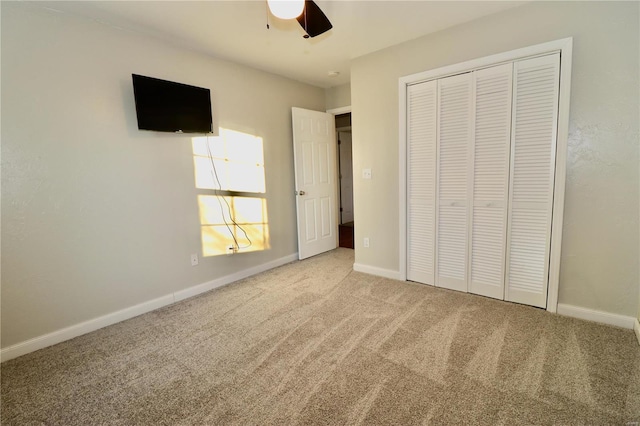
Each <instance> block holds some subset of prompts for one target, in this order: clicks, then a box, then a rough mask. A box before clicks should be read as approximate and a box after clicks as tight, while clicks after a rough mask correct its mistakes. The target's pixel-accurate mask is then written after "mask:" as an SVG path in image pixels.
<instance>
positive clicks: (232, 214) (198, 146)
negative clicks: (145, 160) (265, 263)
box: [192, 128, 269, 256]
mask: <svg viewBox="0 0 640 426" xmlns="http://www.w3.org/2000/svg"><path fill="white" fill-rule="evenodd" d="M192 144H193V159H194V160H193V161H194V170H195V185H196V188H198V189H200V190H202V193H201V194H199V195H198V209H199V212H200V225H201V237H202V255H203V256H217V255H220V254H226V253H228V252H229V251H230V248H232V250H233V251H237V252H241V253H242V252H250V251H259V250H266V249H268V248H269V225H268V220H267V218H268V216H267V200H266V199H265V197H264V194H265V192H266V185H265V174H264V155H263V143H262V138H260V137H258V136H254V135H250V134H247V133H242V132H238V131H234V130H229V129H224V128H221V129H220V135H219V136H215V137H196V138H193V140H192Z"/></svg>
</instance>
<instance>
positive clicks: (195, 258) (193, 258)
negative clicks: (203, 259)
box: [191, 253, 198, 266]
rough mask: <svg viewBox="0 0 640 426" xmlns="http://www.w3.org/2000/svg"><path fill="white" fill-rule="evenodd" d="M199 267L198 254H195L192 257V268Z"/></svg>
mask: <svg viewBox="0 0 640 426" xmlns="http://www.w3.org/2000/svg"><path fill="white" fill-rule="evenodd" d="M197 265H198V253H194V254H192V255H191V266H197Z"/></svg>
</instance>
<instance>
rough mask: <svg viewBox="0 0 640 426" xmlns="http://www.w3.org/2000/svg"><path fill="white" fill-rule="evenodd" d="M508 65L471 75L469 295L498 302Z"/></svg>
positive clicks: (507, 136)
mask: <svg viewBox="0 0 640 426" xmlns="http://www.w3.org/2000/svg"><path fill="white" fill-rule="evenodd" d="M512 74H513V64H512V63H508V64H504V65H500V66H496V67H492V68H486V69H482V70H478V71H476V72H474V81H475V112H474V125H473V128H474V138H473V177H472V178H473V191H472V194H473V195H472V198H471V202H472V206H471V209H470V211H471V232H470V233H469V238H470V240H471V241H470V251H469V257H470V259H469V264H470V271H469V292H471V293H475V294H480V295H483V296H488V297H493V298H495V299H501V300H502V299H503V298H504V270H505V255H506V253H505V242H506V233H507V207H508V196H509V152H510V149H509V148H510V145H511V142H510V141H511V84H512Z"/></svg>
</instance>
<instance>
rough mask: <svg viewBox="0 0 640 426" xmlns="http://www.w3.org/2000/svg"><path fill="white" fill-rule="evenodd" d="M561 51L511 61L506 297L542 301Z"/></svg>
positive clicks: (535, 303)
mask: <svg viewBox="0 0 640 426" xmlns="http://www.w3.org/2000/svg"><path fill="white" fill-rule="evenodd" d="M559 69H560V55H559V54H553V55H548V56H543V57H539V58H534V59H527V60H522V61H518V62H515V63H514V86H513V87H514V89H513V90H514V100H513V109H514V111H513V121H512V154H511V169H512V174H511V185H510V186H511V188H510V190H511V195H510V200H511V206H510V211H509V226H508V235H507V274H506V279H507V283H506V295H505V299H506V300H509V301H512V302H518V303H524V304H527V305H533V306H538V307H542V308H544V307H546V305H547V284H548V276H549V247H550V240H551V213H552V204H553V184H554V172H555V157H556V155H555V153H556V133H557V119H558V89H559Z"/></svg>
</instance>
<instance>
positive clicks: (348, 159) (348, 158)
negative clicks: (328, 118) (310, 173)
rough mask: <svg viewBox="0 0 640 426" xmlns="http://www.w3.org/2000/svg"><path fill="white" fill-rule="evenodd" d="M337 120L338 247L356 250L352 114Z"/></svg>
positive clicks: (340, 116)
mask: <svg viewBox="0 0 640 426" xmlns="http://www.w3.org/2000/svg"><path fill="white" fill-rule="evenodd" d="M335 120H336V140H337V142H338V199H339V202H340V209H339V225H338V230H339V241H338V245H339V246H340V247H345V248H350V249H353V248H354V228H355V226H354V221H353V157H352V149H351V113H350V112H348V113H345V114H338V115H336V116H335Z"/></svg>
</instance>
